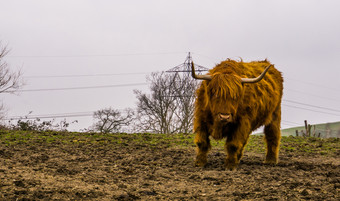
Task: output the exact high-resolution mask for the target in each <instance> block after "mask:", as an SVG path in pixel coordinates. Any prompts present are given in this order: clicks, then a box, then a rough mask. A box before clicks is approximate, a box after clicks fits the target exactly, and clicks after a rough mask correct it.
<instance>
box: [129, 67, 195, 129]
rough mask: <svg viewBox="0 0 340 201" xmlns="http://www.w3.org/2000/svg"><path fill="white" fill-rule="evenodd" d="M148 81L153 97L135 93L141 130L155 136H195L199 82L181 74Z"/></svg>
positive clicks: (139, 92)
mask: <svg viewBox="0 0 340 201" xmlns="http://www.w3.org/2000/svg"><path fill="white" fill-rule="evenodd" d="M148 80H149V81H150V82H151V86H150V91H151V94H150V95H147V94H145V93H142V92H141V91H138V90H135V94H136V96H137V99H138V103H137V114H138V115H139V117H138V118H137V119H138V121H139V122H138V128H139V129H141V130H142V131H147V132H153V133H168V134H170V133H189V132H191V131H192V118H193V101H194V93H195V89H196V86H197V84H196V82H195V81H191V80H189V79H183V77H180V76H179V75H178V74H177V73H176V74H169V73H152V74H151V77H150V78H148Z"/></svg>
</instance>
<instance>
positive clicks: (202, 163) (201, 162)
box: [195, 160, 207, 167]
mask: <svg viewBox="0 0 340 201" xmlns="http://www.w3.org/2000/svg"><path fill="white" fill-rule="evenodd" d="M206 164H207V160H196V161H195V167H204V166H205V165H206Z"/></svg>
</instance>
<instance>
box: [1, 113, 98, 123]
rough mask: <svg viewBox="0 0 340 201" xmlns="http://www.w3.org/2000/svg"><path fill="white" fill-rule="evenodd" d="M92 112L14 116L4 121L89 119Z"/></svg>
mask: <svg viewBox="0 0 340 201" xmlns="http://www.w3.org/2000/svg"><path fill="white" fill-rule="evenodd" d="M93 113H94V112H89V113H73V114H72V113H66V114H48V115H35V116H24V117H21V116H14V117H8V118H6V119H4V120H6V121H8V120H21V119H54V118H66V117H89V116H93Z"/></svg>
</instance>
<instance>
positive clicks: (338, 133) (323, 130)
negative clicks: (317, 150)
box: [258, 121, 340, 138]
mask: <svg viewBox="0 0 340 201" xmlns="http://www.w3.org/2000/svg"><path fill="white" fill-rule="evenodd" d="M296 130H297V131H298V132H299V136H302V132H301V131H303V132H305V130H306V129H305V127H304V126H301V127H294V128H287V129H282V130H281V135H282V136H290V135H293V136H296ZM311 133H312V136H313V134H314V125H312V129H311ZM315 134H316V136H319V134H320V137H322V138H331V137H335V138H340V121H339V122H333V123H324V124H316V125H315ZM258 135H263V133H259V134H258Z"/></svg>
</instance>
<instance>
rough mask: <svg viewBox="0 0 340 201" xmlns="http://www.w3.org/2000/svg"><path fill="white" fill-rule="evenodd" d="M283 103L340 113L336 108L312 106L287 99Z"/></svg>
mask: <svg viewBox="0 0 340 201" xmlns="http://www.w3.org/2000/svg"><path fill="white" fill-rule="evenodd" d="M283 101H285V102H290V103H295V104H299V105H304V106H308V107H314V108H319V109H323V110H329V111H332V112H340V110H337V109H334V108H327V107H321V106H316V105H311V104H307V103H301V102H297V101H292V100H287V99H283Z"/></svg>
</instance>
